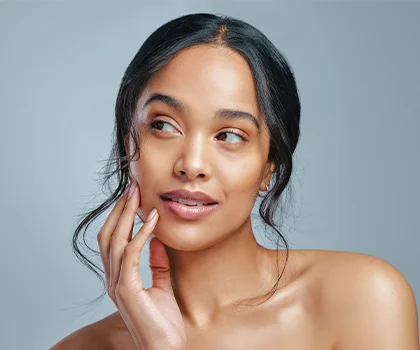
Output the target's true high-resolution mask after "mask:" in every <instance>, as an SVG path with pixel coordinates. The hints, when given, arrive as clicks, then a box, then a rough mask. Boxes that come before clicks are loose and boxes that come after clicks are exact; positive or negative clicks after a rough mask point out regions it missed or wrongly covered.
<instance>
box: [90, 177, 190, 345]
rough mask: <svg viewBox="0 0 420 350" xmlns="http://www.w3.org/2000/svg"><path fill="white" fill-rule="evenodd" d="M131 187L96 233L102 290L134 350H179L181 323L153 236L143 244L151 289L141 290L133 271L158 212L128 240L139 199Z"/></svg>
mask: <svg viewBox="0 0 420 350" xmlns="http://www.w3.org/2000/svg"><path fill="white" fill-rule="evenodd" d="M132 185H133V186H134V192H133V193H132V195H131V197H130V198H129V199H127V194H125V195H123V196H122V197H121V198H120V199H119V200H118V202H117V204H116V205H115V207H114V208H113V209H112V211H111V213H110V214H109V216H108V217H107V220H106V221H105V224H104V226H103V227H102V229H101V230H100V231H99V233H98V244H99V250H100V254H101V259H102V263H103V265H104V271H105V277H106V286H107V292H108V295H109V296H110V298H111V299H112V301H113V302H114V304H115V306H116V307H117V309H118V311H119V313H120V314H121V317H122V319H123V320H124V322H125V324H126V325H127V328H128V330H129V331H130V333H131V335H132V337H133V339H134V342H135V343H136V346H137V348H138V349H139V350H153V349H159V350H166V349H176V350H183V349H185V348H186V332H185V325H184V321H183V318H182V315H181V311H180V309H179V306H178V304H177V302H176V299H175V297H174V293H173V290H172V285H171V279H170V274H169V271H170V270H169V269H170V266H169V260H168V256H167V254H166V251H165V247H164V245H163V243H162V242H161V241H160V240H159V239H157V238H156V237H153V238H152V240H151V241H150V245H149V246H150V259H149V266H150V268H151V271H152V287H151V288H149V289H144V288H143V282H142V280H141V276H140V274H139V271H138V270H139V265H140V254H141V252H142V250H143V247H144V245H145V243H146V240H147V238H148V237H149V236H150V234H151V233H152V231H153V229H154V227H155V226H156V223H157V221H158V218H159V214H158V213H157V212H156V213H155V215H154V216H153V217H152V218H151V219H149V220H147V221H146V222H145V223H144V225H143V226H142V227H141V228H140V230H139V231H138V232H137V234H136V236H135V237H134V238H132V230H133V225H134V218H135V216H136V212H137V209H138V208H139V200H140V193H139V188H138V184H137V183H134V184H132ZM154 211H155V209H154V210H152V212H151V214H153V212H154ZM149 216H150V215H149Z"/></svg>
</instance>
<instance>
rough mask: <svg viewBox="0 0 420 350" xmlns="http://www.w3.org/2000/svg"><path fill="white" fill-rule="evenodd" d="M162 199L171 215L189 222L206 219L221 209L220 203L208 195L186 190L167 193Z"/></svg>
mask: <svg viewBox="0 0 420 350" xmlns="http://www.w3.org/2000/svg"><path fill="white" fill-rule="evenodd" d="M160 198H161V199H162V200H163V202H164V204H165V205H164V207H165V208H166V209H167V210H168V211H169V212H170V213H172V214H173V215H175V216H178V217H181V218H183V219H189V220H194V219H200V218H204V217H206V216H208V215H209V214H211V213H212V212H213V211H215V210H216V209H217V208H218V207H219V203H218V202H217V201H216V200H215V199H214V198H212V197H211V196H209V195H208V194H206V193H203V192H191V191H187V190H184V189H180V190H175V191H170V192H165V193H163V194H161V195H160Z"/></svg>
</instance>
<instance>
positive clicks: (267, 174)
mask: <svg viewBox="0 0 420 350" xmlns="http://www.w3.org/2000/svg"><path fill="white" fill-rule="evenodd" d="M274 168H275V165H274V163H273V162H267V164H266V165H265V167H264V173H263V178H262V180H261V185H260V190H261V191H266V188H265V186H266V185H269V184H270V179H271V175H272V174H273V172H274Z"/></svg>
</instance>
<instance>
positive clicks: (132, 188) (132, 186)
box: [128, 183, 137, 199]
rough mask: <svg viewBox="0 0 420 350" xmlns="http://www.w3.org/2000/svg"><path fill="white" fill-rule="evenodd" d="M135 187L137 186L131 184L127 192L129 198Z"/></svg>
mask: <svg viewBox="0 0 420 350" xmlns="http://www.w3.org/2000/svg"><path fill="white" fill-rule="evenodd" d="M136 187H137V185H136V184H135V183H133V184H131V187H130V192H128V199H130V198H131V196H132V195H133V193H134V190H135V189H136Z"/></svg>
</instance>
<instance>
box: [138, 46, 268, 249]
mask: <svg viewBox="0 0 420 350" xmlns="http://www.w3.org/2000/svg"><path fill="white" fill-rule="evenodd" d="M154 94H161V95H165V96H169V97H167V98H155V99H154V100H153V101H152V102H149V103H146V102H147V101H148V100H149V99H150V98H151V97H152V96H153V95H154ZM165 101H166V102H165ZM225 109H226V110H231V112H226V111H225V112H224V113H220V110H225ZM232 111H241V112H244V113H242V114H241V113H234V112H232ZM218 112H219V113H218ZM136 113H137V114H136V120H135V123H136V124H135V125H136V127H137V128H140V130H139V134H140V135H141V146H140V158H139V159H138V160H137V161H133V162H132V163H131V165H130V172H131V174H130V175H131V177H132V178H133V179H134V180H135V181H136V182H137V183H138V184H139V188H140V201H141V203H140V207H139V210H138V212H137V213H138V215H139V217H140V218H141V219H142V220H143V221H145V218H146V217H147V215H148V213H149V212H150V211H151V210H152V209H153V208H156V209H157V210H158V212H159V215H160V218H159V220H158V223H157V225H156V227H155V229H154V234H155V235H156V236H157V237H158V238H159V239H160V240H161V241H162V242H163V243H165V244H166V245H168V246H169V247H172V248H174V249H177V250H182V251H193V250H200V249H204V248H207V247H209V246H211V245H213V244H215V243H217V242H219V241H221V240H223V239H226V238H228V236H230V235H232V234H234V233H235V232H237V231H238V230H240V229H241V228H242V227H245V225H246V224H249V220H250V213H251V210H252V207H253V205H254V202H255V199H256V195H257V193H258V191H259V190H262V189H263V188H264V186H265V185H266V184H267V183H268V181H269V179H270V176H271V172H272V169H270V164H268V163H267V157H268V147H269V134H268V131H267V129H266V127H265V124H264V122H263V119H262V117H261V116H260V113H259V108H258V103H257V97H256V91H255V87H254V82H253V78H252V75H251V71H250V68H249V66H248V64H247V62H246V61H245V59H244V58H243V57H242V56H240V55H239V54H237V53H236V52H234V51H232V50H230V49H227V48H214V47H210V46H205V45H199V46H195V47H192V48H189V49H187V50H183V51H181V52H180V53H179V54H178V55H177V56H175V57H174V58H173V59H172V60H171V61H170V62H169V63H168V64H167V65H166V66H165V67H163V68H162V69H161V70H159V71H158V72H156V73H154V75H153V76H152V78H151V79H150V80H149V82H148V84H147V87H146V89H145V90H144V92H143V93H142V94H141V96H140V98H139V101H138V105H137V110H136ZM245 113H247V114H245ZM253 117H254V118H255V120H253ZM130 148H131V149H130V153H131V152H133V144H132V143H131V145H130ZM135 159H137V158H135ZM177 189H187V190H189V191H201V192H204V193H206V194H208V195H210V196H211V197H212V198H213V199H215V200H216V201H217V202H218V204H217V206H215V208H214V209H213V210H212V211H211V213H210V214H208V215H207V216H205V217H201V218H185V217H182V216H178V215H176V214H174V213H173V212H172V211H171V210H170V209H169V208H168V205H167V204H168V203H165V200H163V199H162V198H161V195H162V194H163V193H165V192H168V191H173V190H177Z"/></svg>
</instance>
